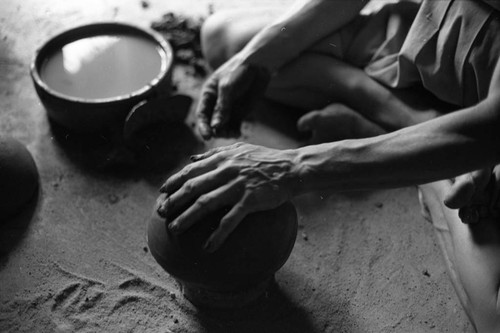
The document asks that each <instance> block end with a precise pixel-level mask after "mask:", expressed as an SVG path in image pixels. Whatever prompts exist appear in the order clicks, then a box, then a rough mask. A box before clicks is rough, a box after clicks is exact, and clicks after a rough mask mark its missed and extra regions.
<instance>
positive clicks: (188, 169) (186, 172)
mask: <svg viewBox="0 0 500 333" xmlns="http://www.w3.org/2000/svg"><path fill="white" fill-rule="evenodd" d="M191 169H192V167H191V165H188V166H185V167H184V169H182V171H181V173H180V175H179V176H180V178H181V179H185V178H187V177H189V174H190V173H191Z"/></svg>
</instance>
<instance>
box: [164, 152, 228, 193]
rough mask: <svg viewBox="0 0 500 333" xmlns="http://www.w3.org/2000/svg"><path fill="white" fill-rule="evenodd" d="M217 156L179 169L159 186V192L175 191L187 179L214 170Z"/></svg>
mask: <svg viewBox="0 0 500 333" xmlns="http://www.w3.org/2000/svg"><path fill="white" fill-rule="evenodd" d="M217 161H218V158H217V156H216V155H214V156H212V157H210V158H207V159H204V160H201V161H198V162H193V163H191V164H188V165H186V166H185V167H184V168H183V169H182V170H181V171H179V172H177V173H175V174H173V175H172V176H170V177H169V178H168V179H167V180H166V181H165V183H164V184H163V185H162V186H161V187H160V192H161V193H167V194H169V195H170V194H172V193H174V192H175V191H177V190H178V189H179V188H180V187H181V186H182V185H183V184H184V183H185V182H186V181H187V180H188V179H191V178H195V177H198V176H199V175H202V174H204V173H207V172H209V171H212V170H214V169H215V168H216V167H217Z"/></svg>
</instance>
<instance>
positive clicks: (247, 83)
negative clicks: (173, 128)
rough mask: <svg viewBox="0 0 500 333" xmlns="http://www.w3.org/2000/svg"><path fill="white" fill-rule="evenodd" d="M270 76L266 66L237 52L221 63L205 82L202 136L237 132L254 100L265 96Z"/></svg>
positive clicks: (200, 108)
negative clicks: (246, 61)
mask: <svg viewBox="0 0 500 333" xmlns="http://www.w3.org/2000/svg"><path fill="white" fill-rule="evenodd" d="M270 79H271V75H270V72H269V71H268V70H267V69H265V68H264V67H261V66H258V65H255V64H249V63H245V62H244V61H243V60H241V59H240V58H239V57H238V56H235V57H233V58H231V59H230V60H229V61H227V62H226V63H225V64H224V65H222V66H221V67H219V68H218V69H217V70H216V71H215V72H214V73H213V74H212V75H211V76H210V77H209V78H208V79H207V81H206V82H205V84H204V86H203V89H202V92H201V95H200V100H199V102H198V106H197V109H196V118H197V125H198V130H199V132H200V134H201V136H202V137H203V138H204V139H205V140H208V139H210V138H212V137H215V136H237V135H239V133H240V126H241V122H242V120H243V118H244V116H245V115H246V114H247V113H248V112H249V109H250V105H251V102H252V101H254V100H255V99H257V98H259V97H260V96H262V95H263V94H264V92H265V90H266V87H267V84H268V83H269V80H270Z"/></svg>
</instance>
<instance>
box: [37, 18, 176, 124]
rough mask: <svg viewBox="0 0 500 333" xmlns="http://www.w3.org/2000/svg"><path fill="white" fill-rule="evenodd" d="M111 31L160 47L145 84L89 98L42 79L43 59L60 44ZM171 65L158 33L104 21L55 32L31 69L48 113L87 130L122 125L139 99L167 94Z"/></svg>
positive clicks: (165, 44)
mask: <svg viewBox="0 0 500 333" xmlns="http://www.w3.org/2000/svg"><path fill="white" fill-rule="evenodd" d="M113 34H119V35H131V36H135V37H141V38H145V39H147V40H149V41H152V42H153V43H155V44H157V45H158V46H159V47H160V48H161V49H163V51H164V53H161V54H160V56H161V68H160V70H159V72H158V75H156V77H154V78H153V79H152V80H151V81H150V82H149V83H148V84H147V85H145V86H144V87H142V88H140V89H138V90H136V91H131V92H130V93H127V94H124V95H119V96H115V97H110V98H98V99H88V98H78V97H74V96H69V95H67V94H64V93H61V92H59V91H56V90H54V89H53V88H51V87H49V86H48V85H47V83H46V82H45V81H44V80H43V78H42V75H41V71H42V66H43V65H44V61H46V60H47V59H48V58H49V57H50V56H51V55H53V54H54V53H55V52H56V51H57V50H59V49H60V48H61V47H62V46H64V45H66V44H68V43H71V42H74V41H77V40H80V39H83V38H89V37H97V36H105V35H113ZM138 61H140V59H138ZM172 65H173V54H172V48H171V47H170V45H169V43H168V42H167V41H166V40H165V39H164V38H163V37H162V36H161V35H159V34H157V33H155V32H153V31H149V30H145V29H142V28H139V27H136V26H132V25H129V24H124V23H117V22H106V23H95V24H89V25H84V26H80V27H77V28H74V29H71V30H67V31H65V32H62V33H60V34H58V35H56V36H54V37H53V38H51V39H50V40H48V41H47V42H46V43H45V44H44V45H43V46H42V47H41V48H40V49H38V51H37V52H36V54H35V57H34V59H33V61H32V63H31V68H30V71H31V77H32V79H33V83H34V85H35V89H36V92H37V94H38V96H39V98H40V100H41V101H42V103H43V105H44V107H45V108H46V110H47V113H48V115H49V117H50V118H51V119H52V120H54V121H55V122H57V123H59V124H60V125H63V126H64V127H66V128H68V129H70V130H72V131H75V132H80V133H88V132H96V131H102V130H106V129H108V128H110V127H116V126H117V125H118V126H122V125H123V122H124V121H125V118H126V116H127V114H128V113H129V112H130V110H131V109H132V108H133V107H134V106H135V105H137V104H138V103H140V102H142V101H144V100H149V99H153V98H157V97H162V96H165V95H169V94H170V90H171V73H172Z"/></svg>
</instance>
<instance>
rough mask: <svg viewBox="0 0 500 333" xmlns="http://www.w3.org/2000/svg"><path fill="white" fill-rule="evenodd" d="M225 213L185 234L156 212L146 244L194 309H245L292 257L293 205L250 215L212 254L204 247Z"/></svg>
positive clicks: (208, 217) (294, 236) (295, 224)
mask: <svg viewBox="0 0 500 333" xmlns="http://www.w3.org/2000/svg"><path fill="white" fill-rule="evenodd" d="M224 214H225V212H224V211H220V212H217V213H214V214H209V215H208V216H207V217H206V218H205V219H204V220H203V221H200V222H199V223H197V224H195V225H194V226H193V227H191V228H190V229H189V230H187V231H186V232H184V233H182V234H180V235H178V234H173V233H172V232H170V231H169V229H168V228H167V222H166V221H165V219H164V218H161V217H160V216H159V215H158V214H157V213H156V209H155V211H154V212H153V217H152V218H151V220H150V222H149V227H148V245H149V248H150V251H151V254H152V255H153V257H154V258H155V259H156V261H157V262H158V263H159V264H160V265H161V266H162V267H163V268H164V269H165V270H166V271H167V272H168V273H169V274H170V275H172V276H173V277H174V278H176V279H177V281H178V282H179V283H180V284H181V287H182V288H183V293H184V295H185V296H186V297H187V298H188V299H189V300H190V301H191V302H192V303H194V304H195V305H199V306H206V307H213V308H217V307H218V308H227V307H237V306H243V305H245V304H247V303H249V302H250V301H252V300H254V299H256V298H257V297H259V296H260V295H261V294H262V293H263V292H264V291H265V290H266V288H267V286H268V283H269V282H270V281H272V279H273V277H274V273H275V272H276V271H277V270H278V269H280V268H281V267H282V266H283V265H284V264H285V262H286V260H287V259H288V257H289V255H290V252H291V251H292V248H293V246H294V244H295V238H296V235H297V214H296V211H295V207H294V205H293V204H292V203H290V202H287V203H284V204H283V205H281V206H279V207H277V208H275V209H272V210H268V211H263V212H257V213H253V214H250V215H248V216H247V217H246V218H245V219H244V220H243V221H242V222H241V223H240V224H239V225H238V227H237V228H236V229H235V230H234V231H233V233H232V234H231V235H230V236H229V237H228V239H227V240H226V242H225V243H224V244H222V246H221V247H220V248H219V249H218V250H217V251H215V252H214V253H207V252H205V251H204V250H203V249H202V247H203V244H204V242H205V241H206V239H207V238H208V237H209V235H210V234H211V233H212V232H213V231H214V230H215V229H216V228H217V226H218V224H219V221H220V219H221V218H222V216H224Z"/></svg>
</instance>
